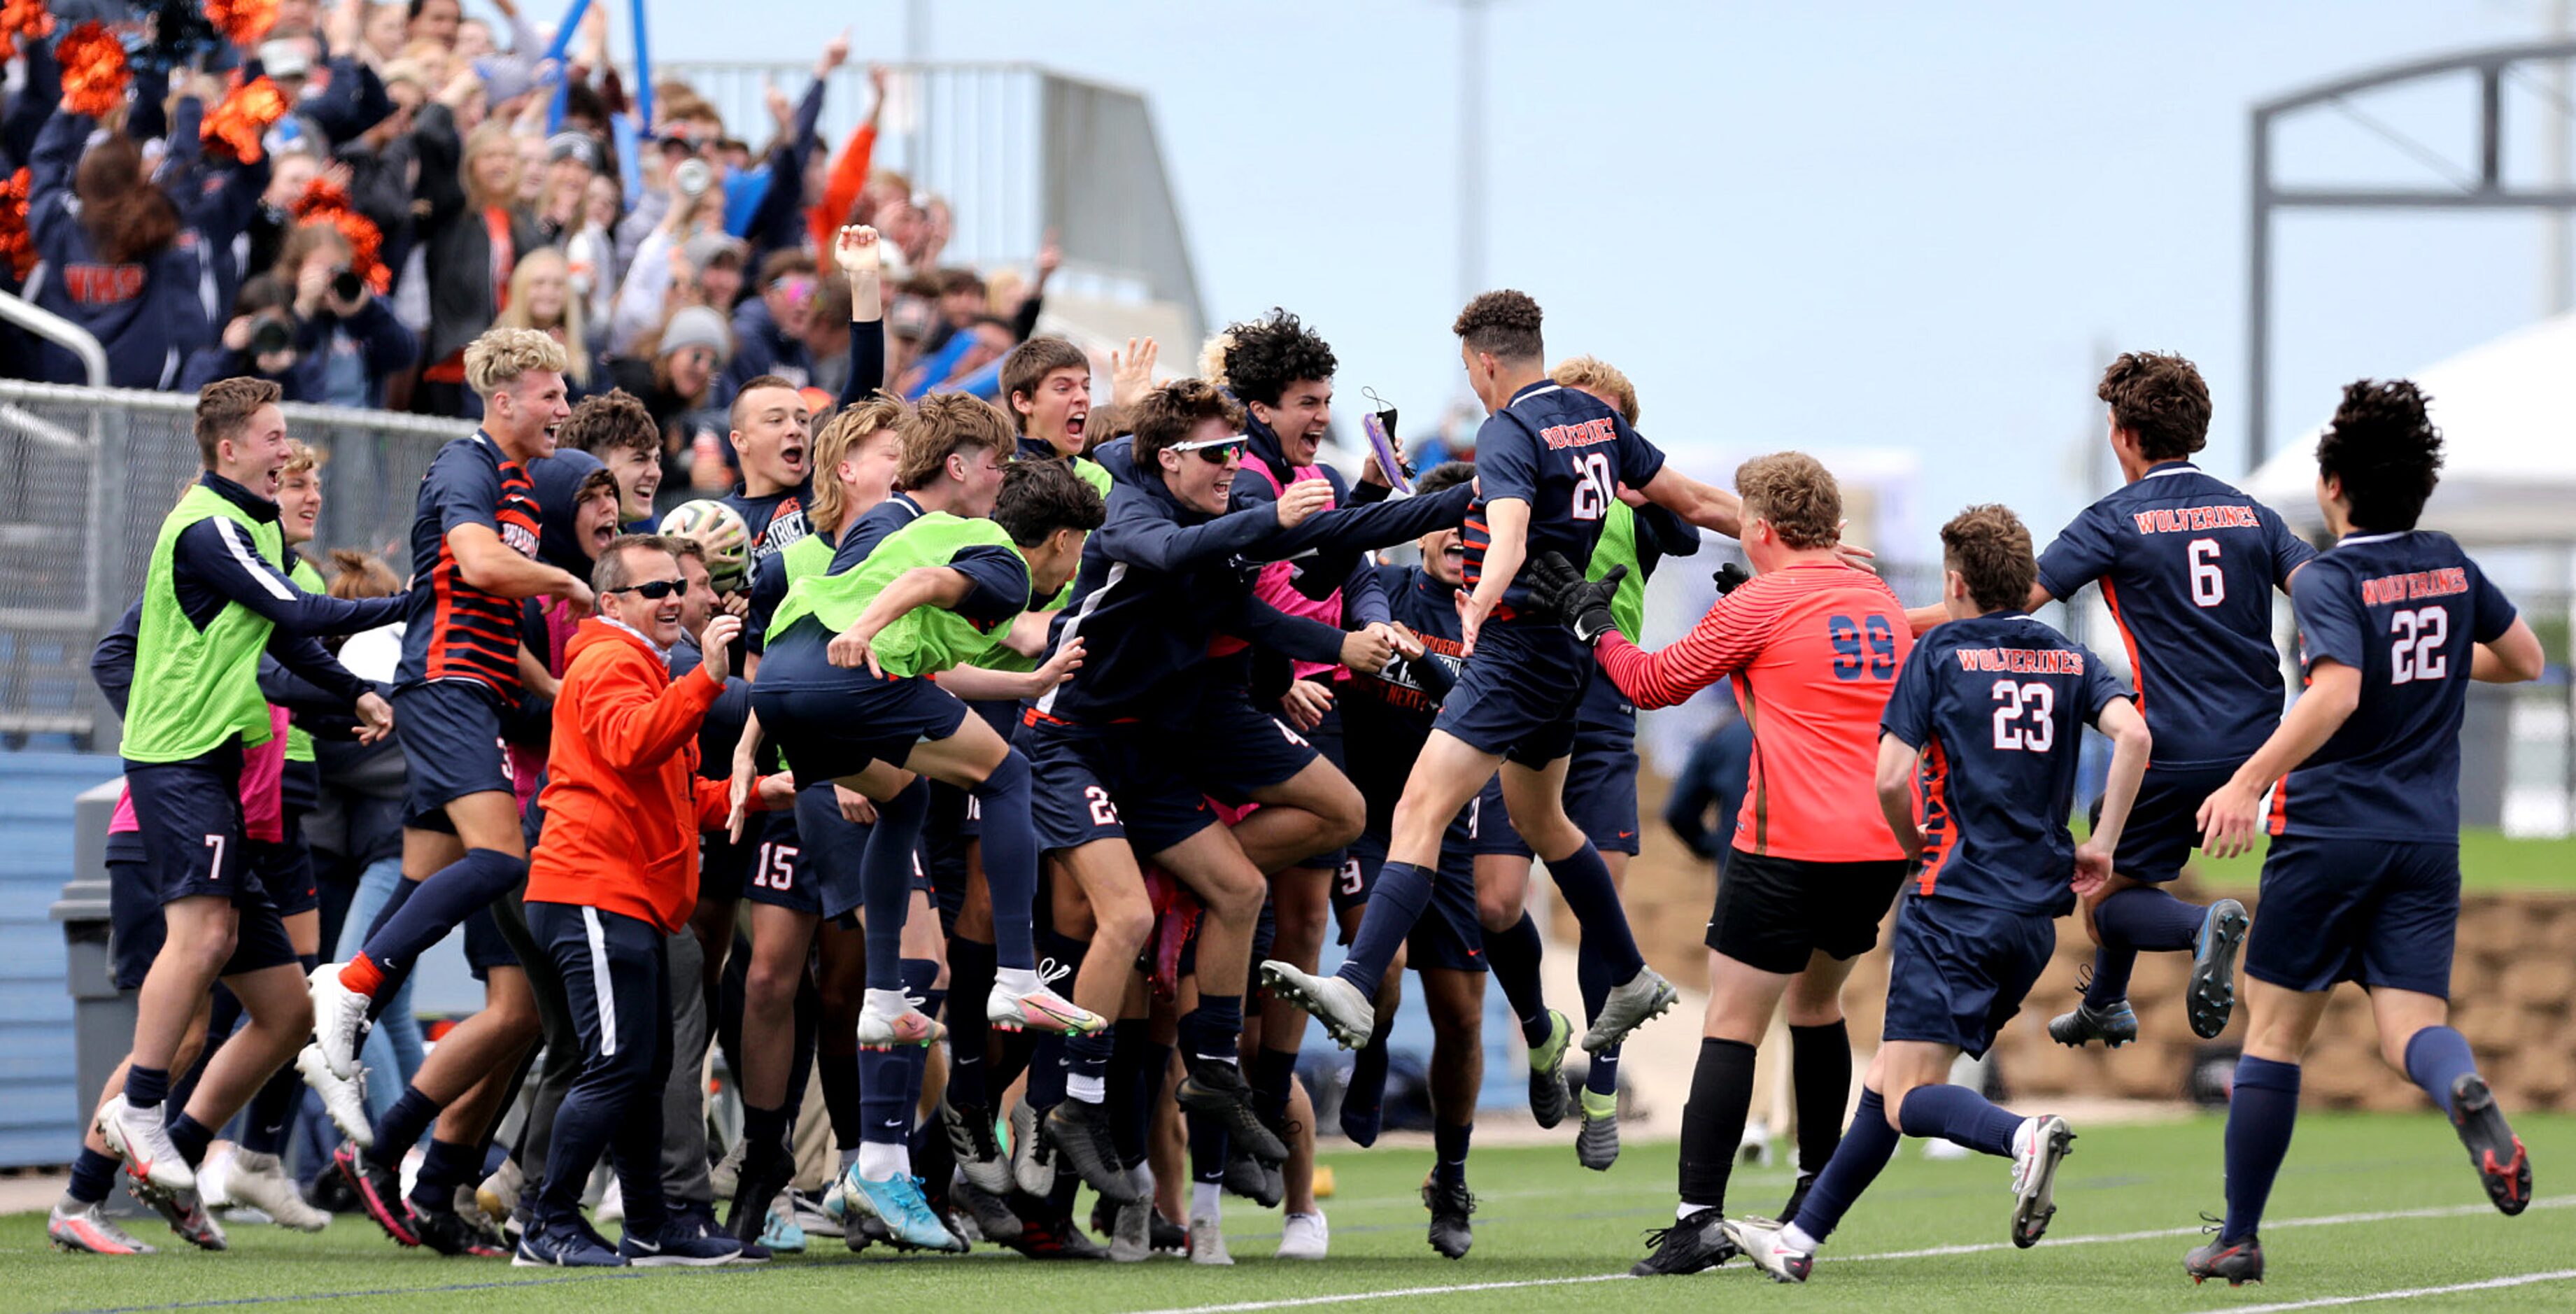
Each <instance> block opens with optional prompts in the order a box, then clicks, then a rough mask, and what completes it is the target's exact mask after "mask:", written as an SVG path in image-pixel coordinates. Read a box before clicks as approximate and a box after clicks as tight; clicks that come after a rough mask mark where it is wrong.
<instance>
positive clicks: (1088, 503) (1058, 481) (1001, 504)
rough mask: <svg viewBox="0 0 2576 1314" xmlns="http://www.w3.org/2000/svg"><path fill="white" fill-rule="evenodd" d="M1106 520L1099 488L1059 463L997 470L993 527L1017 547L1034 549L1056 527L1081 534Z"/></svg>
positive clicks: (1024, 463) (1019, 464) (1025, 463)
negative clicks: (998, 487) (999, 478)
mask: <svg viewBox="0 0 2576 1314" xmlns="http://www.w3.org/2000/svg"><path fill="white" fill-rule="evenodd" d="M1108 518H1109V509H1108V507H1107V506H1105V505H1104V504H1103V503H1102V502H1101V500H1100V492H1099V490H1098V489H1095V488H1093V487H1092V486H1091V485H1090V484H1089V483H1087V482H1085V481H1084V479H1083V477H1082V476H1081V475H1078V474H1075V473H1074V472H1073V467H1072V466H1070V465H1067V464H1066V463H1064V462H1062V461H1013V462H1011V463H1010V465H1008V466H1007V467H1004V469H1003V470H1002V492H1001V495H1000V496H999V497H997V498H995V499H994V502H993V523H994V524H997V525H1000V526H1001V527H1002V529H1003V531H1004V532H1005V533H1008V534H1009V535H1010V536H1011V541H1012V542H1014V543H1017V544H1019V545H1020V546H1021V547H1024V548H1025V547H1036V546H1037V545H1038V544H1040V543H1044V542H1045V541H1047V536H1048V535H1051V534H1053V533H1055V531H1057V530H1059V529H1079V530H1081V531H1083V532H1084V533H1086V534H1087V533H1090V532H1091V531H1092V530H1095V529H1098V528H1100V526H1101V524H1102V522H1104V521H1106V520H1107V519H1108Z"/></svg>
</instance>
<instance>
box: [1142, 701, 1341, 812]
mask: <svg viewBox="0 0 2576 1314" xmlns="http://www.w3.org/2000/svg"><path fill="white" fill-rule="evenodd" d="M1327 723H1328V724H1330V725H1331V726H1332V728H1333V737H1334V739H1335V741H1336V744H1337V746H1338V741H1339V740H1340V737H1341V732H1342V723H1341V717H1340V714H1339V713H1333V714H1331V715H1330V716H1329V717H1328V721H1327ZM1174 747H1176V748H1178V749H1179V750H1180V752H1181V754H1182V755H1183V756H1185V757H1187V759H1188V762H1189V775H1190V778H1191V779H1193V780H1195V781H1198V782H1199V785H1200V788H1201V789H1202V790H1204V791H1205V792H1207V793H1210V794H1214V795H1217V796H1218V797H1220V798H1223V799H1225V800H1226V801H1228V802H1249V801H1250V800H1251V798H1252V794H1253V791H1254V790H1260V789H1268V788H1270V787H1271V786H1273V785H1284V784H1286V783H1288V782H1289V781H1290V780H1292V779H1294V778H1295V777H1296V775H1297V773H1298V772H1300V771H1303V770H1305V769H1306V768H1307V766H1308V765H1310V764H1311V763H1313V762H1314V760H1315V759H1316V758H1317V757H1320V756H1323V754H1322V753H1321V752H1319V751H1318V749H1317V747H1316V745H1315V744H1314V742H1312V741H1310V740H1309V739H1307V737H1306V736H1304V735H1301V734H1299V733H1297V731H1296V730H1294V729H1292V728H1290V726H1289V724H1288V723H1287V722H1286V721H1284V720H1281V719H1280V718H1278V717H1276V716H1273V715H1271V714H1270V713H1268V712H1265V711H1263V710H1261V709H1260V708H1258V707H1255V706H1253V705H1252V698H1251V695H1250V694H1248V693H1246V692H1245V691H1244V690H1242V689H1239V688H1216V689H1210V690H1208V692H1207V697H1205V698H1203V699H1201V700H1200V701H1199V706H1198V710H1197V711H1196V712H1195V713H1193V714H1192V715H1191V717H1190V723H1189V726H1188V734H1187V737H1186V738H1183V739H1182V740H1181V742H1180V743H1178V744H1176V745H1174Z"/></svg>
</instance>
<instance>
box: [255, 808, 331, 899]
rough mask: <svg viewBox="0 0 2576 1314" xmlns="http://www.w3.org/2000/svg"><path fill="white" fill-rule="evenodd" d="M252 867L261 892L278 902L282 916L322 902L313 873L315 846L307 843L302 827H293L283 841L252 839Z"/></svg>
mask: <svg viewBox="0 0 2576 1314" xmlns="http://www.w3.org/2000/svg"><path fill="white" fill-rule="evenodd" d="M250 870H251V875H252V877H253V878H255V879H256V880H258V882H259V888H260V890H261V892H263V893H265V894H266V895H268V901H269V902H270V903H271V904H274V905H276V907H277V915H278V916H280V917H293V916H294V915H296V914H297V913H308V912H311V911H313V910H314V909H316V908H319V907H321V906H322V889H321V886H320V885H318V884H316V883H315V881H314V877H313V850H311V849H309V848H307V847H305V844H304V832H303V830H302V828H301V827H297V828H294V829H290V830H289V831H288V832H287V835H286V840H285V842H283V843H279V844H271V843H269V842H268V841H266V840H252V841H251V842H250Z"/></svg>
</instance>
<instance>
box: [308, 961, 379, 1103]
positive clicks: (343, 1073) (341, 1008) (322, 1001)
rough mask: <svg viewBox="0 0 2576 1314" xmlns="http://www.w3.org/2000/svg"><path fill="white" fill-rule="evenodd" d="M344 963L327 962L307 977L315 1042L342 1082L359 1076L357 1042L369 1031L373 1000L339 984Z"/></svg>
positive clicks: (333, 1072)
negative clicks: (311, 1001)
mask: <svg viewBox="0 0 2576 1314" xmlns="http://www.w3.org/2000/svg"><path fill="white" fill-rule="evenodd" d="M344 966H346V964H344V963H324V964H322V965H321V966H320V967H317V968H314V969H313V974H312V975H311V976H309V977H307V978H305V981H306V984H307V985H308V986H309V987H310V988H311V991H312V994H313V1039H314V1042H315V1043H316V1044H319V1045H320V1046H321V1047H322V1061H323V1063H324V1064H326V1065H328V1066H329V1068H330V1069H331V1075H332V1076H335V1077H338V1078H339V1079H340V1080H342V1081H347V1080H348V1079H350V1078H351V1077H354V1076H356V1075H358V1041H359V1038H360V1037H362V1036H364V1035H365V1034H366V1032H367V1005H368V1004H369V1003H371V1002H373V1001H371V1000H369V999H368V998H367V997H366V996H365V995H362V994H359V993H358V992H357V991H355V990H352V989H350V988H349V987H347V986H344V985H342V984H340V969H341V968H342V967H344Z"/></svg>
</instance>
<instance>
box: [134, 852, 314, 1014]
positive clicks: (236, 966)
mask: <svg viewBox="0 0 2576 1314" xmlns="http://www.w3.org/2000/svg"><path fill="white" fill-rule="evenodd" d="M161 904H162V899H161V897H160V893H159V889H158V887H157V886H156V884H155V883H154V881H153V879H152V872H151V870H150V866H149V864H147V863H146V862H145V861H144V859H143V856H142V853H141V851H140V850H139V849H136V850H128V851H127V852H126V853H124V854H119V853H118V852H117V851H116V847H115V843H114V841H112V840H111V841H110V848H109V854H108V860H107V925H108V935H107V949H108V964H109V967H110V968H111V970H113V971H114V973H115V983H116V988H117V989H119V990H140V989H142V988H143V978H144V977H146V976H148V975H150V974H151V972H152V960H153V959H155V958H158V957H160V956H161V942H162V940H163V939H164V938H165V933H166V931H167V927H166V925H165V924H164V923H163V922H162V920H161ZM233 911H234V912H235V913H237V914H239V917H240V920H239V922H238V923H237V925H238V927H239V929H238V931H237V932H236V933H235V936H234V939H233V956H232V957H231V958H229V959H227V960H225V962H224V967H223V975H225V976H234V975H238V974H240V973H243V972H257V971H261V970H263V969H266V968H271V967H282V966H284V965H286V964H288V963H294V962H297V961H299V960H298V958H297V956H296V953H295V945H294V943H293V942H292V941H290V940H288V939H287V938H286V923H285V921H284V920H283V919H282V918H280V917H279V916H278V914H277V908H276V906H275V905H273V904H271V903H269V901H268V898H267V896H266V895H264V894H261V893H259V892H257V891H256V890H254V891H252V892H251V893H249V894H247V895H243V896H241V897H236V898H235V899H234V900H233Z"/></svg>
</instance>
